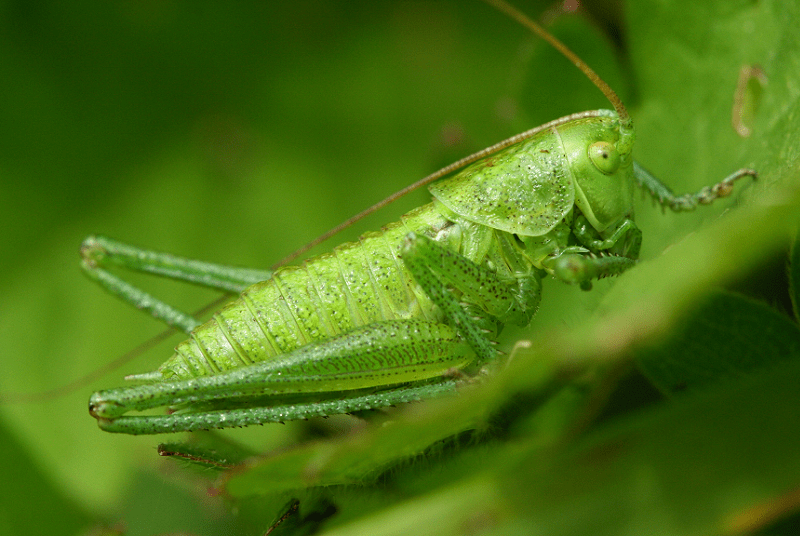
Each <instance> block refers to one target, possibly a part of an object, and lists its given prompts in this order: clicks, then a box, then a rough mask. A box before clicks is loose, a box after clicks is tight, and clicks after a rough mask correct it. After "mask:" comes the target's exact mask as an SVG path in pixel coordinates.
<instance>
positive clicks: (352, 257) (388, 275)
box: [159, 204, 446, 378]
mask: <svg viewBox="0 0 800 536" xmlns="http://www.w3.org/2000/svg"><path fill="white" fill-rule="evenodd" d="M445 223H446V220H444V218H443V217H442V216H441V215H440V214H439V213H438V211H437V210H436V209H435V207H434V206H433V204H430V205H426V206H424V207H422V208H420V209H417V210H415V211H413V212H410V213H409V214H406V215H405V216H403V218H402V219H401V221H400V222H396V223H393V224H390V225H388V226H386V227H385V228H384V229H383V230H382V231H381V232H377V233H368V234H365V235H364V236H362V237H361V238H360V240H359V242H355V243H347V244H342V245H341V246H338V247H336V248H334V250H333V252H331V253H326V254H323V255H320V256H318V257H315V258H313V259H310V260H308V261H306V262H305V263H304V264H303V265H302V266H291V267H287V268H283V269H280V270H278V271H277V272H275V274H273V276H272V278H270V279H269V280H267V281H264V282H261V283H257V284H255V285H253V286H251V287H250V288H248V289H247V290H245V291H244V292H243V293H242V295H241V296H240V297H239V299H237V300H236V301H234V302H233V303H231V304H229V305H227V306H226V307H224V308H223V309H222V310H220V311H219V312H218V313H216V314H215V315H214V316H213V317H212V318H211V320H209V321H208V322H206V323H205V324H203V325H201V326H199V327H197V328H196V329H195V330H194V331H193V332H192V334H191V336H190V338H189V339H187V340H186V341H184V342H182V343H180V344H179V345H178V346H177V348H176V349H175V354H174V355H173V357H171V358H170V359H169V360H167V361H166V362H165V363H164V364H163V365H162V366H161V368H160V369H159V370H160V371H161V373H162V374H163V375H164V377H165V378H170V377H171V378H174V377H176V376H177V377H179V378H190V377H195V376H205V375H211V374H216V373H218V372H220V371H225V370H230V369H232V368H236V367H239V366H244V365H249V364H252V363H255V362H259V361H263V360H266V359H269V358H271V357H273V356H276V355H280V354H282V353H285V352H288V351H291V350H294V349H296V348H298V347H300V346H303V345H305V344H308V343H309V342H312V341H318V340H324V339H327V338H329V337H332V336H335V335H338V334H341V333H344V332H347V331H349V330H351V329H353V328H354V327H358V326H363V325H366V324H370V323H373V322H377V321H381V320H391V319H404V318H420V319H426V320H431V321H440V320H441V319H440V318H438V312H437V310H436V309H435V307H434V306H433V305H432V303H431V302H430V300H429V299H428V298H427V296H425V295H424V293H423V292H422V291H421V289H419V288H418V287H417V286H416V285H415V284H414V283H413V281H412V280H411V276H410V275H409V274H408V272H407V271H406V270H405V268H404V267H403V263H402V261H401V260H400V258H399V257H398V250H399V247H400V244H401V241H402V239H403V237H405V235H406V234H407V233H409V232H410V231H416V232H426V231H430V230H431V229H437V228H441V227H443V226H444V224H445Z"/></svg>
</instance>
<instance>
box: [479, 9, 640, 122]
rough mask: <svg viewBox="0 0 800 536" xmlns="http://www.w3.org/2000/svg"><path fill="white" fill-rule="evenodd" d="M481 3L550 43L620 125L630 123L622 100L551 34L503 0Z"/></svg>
mask: <svg viewBox="0 0 800 536" xmlns="http://www.w3.org/2000/svg"><path fill="white" fill-rule="evenodd" d="M483 1H484V2H486V3H487V4H489V5H490V6H493V7H494V8H496V9H497V10H498V11H501V12H503V13H505V14H506V15H508V16H509V17H511V18H512V19H514V20H516V21H517V22H519V23H520V24H522V25H523V26H525V27H526V28H528V29H529V30H530V31H532V32H533V33H535V34H536V35H538V36H539V37H541V38H542V39H544V40H545V41H547V42H548V43H550V45H552V46H553V48H555V49H556V50H558V51H559V52H561V54H563V55H564V57H566V58H567V59H568V60H569V61H571V62H572V64H573V65H575V67H577V68H578V69H580V70H581V72H582V73H583V74H585V75H586V77H587V78H588V79H589V80H590V81H591V82H592V83H593V84H594V85H595V86H596V87H597V89H599V90H600V91H602V92H603V95H605V96H606V98H607V99H608V101H609V102H610V103H611V105H612V106H613V107H614V110H616V112H617V115H618V116H619V120H620V123H622V124H623V125H625V124H627V123H629V122H630V120H631V117H630V115H628V110H626V109H625V105H624V104H622V100H621V99H620V98H619V97H618V96H617V94H616V92H614V90H613V89H611V86H609V85H608V84H606V82H605V80H603V79H602V78H600V76H598V74H597V73H596V72H594V70H593V69H592V68H591V67H589V66H588V65H587V64H586V62H584V61H583V60H582V59H580V58H579V57H578V55H577V54H575V53H574V52H573V51H571V50H570V49H568V48H567V46H566V45H565V44H564V43H562V42H561V41H559V40H558V39H556V37H555V36H554V35H553V34H551V33H550V32H548V31H547V30H545V29H544V28H542V27H541V26H539V24H537V23H536V22H534V21H533V20H531V19H530V18H528V16H527V15H525V14H524V13H522V12H521V11H519V10H518V9H517V8H515V7H514V6H512V5H511V4H509V3H508V2H506V1H505V0H483Z"/></svg>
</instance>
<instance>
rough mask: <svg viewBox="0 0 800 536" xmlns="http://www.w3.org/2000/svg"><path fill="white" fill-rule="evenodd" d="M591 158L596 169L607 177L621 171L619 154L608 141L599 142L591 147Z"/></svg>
mask: <svg viewBox="0 0 800 536" xmlns="http://www.w3.org/2000/svg"><path fill="white" fill-rule="evenodd" d="M589 158H590V159H591V161H592V164H594V167H596V168H597V169H599V170H600V171H601V172H603V173H605V174H606V175H611V174H612V173H614V172H615V171H617V170H618V169H619V153H618V152H617V149H616V148H615V147H614V145H612V144H610V143H608V142H607V141H598V142H595V143H593V144H591V145H590V146H589Z"/></svg>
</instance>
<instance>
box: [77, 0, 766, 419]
mask: <svg viewBox="0 0 800 536" xmlns="http://www.w3.org/2000/svg"><path fill="white" fill-rule="evenodd" d="M490 3H492V4H494V5H495V6H496V7H497V8H498V9H500V10H501V11H504V12H506V13H507V14H509V15H510V16H512V17H513V18H515V19H516V20H518V21H519V22H521V23H522V24H524V25H525V26H527V27H528V28H530V29H531V30H532V31H534V32H535V33H537V34H538V35H540V36H541V37H542V38H544V39H546V40H547V41H548V42H550V43H551V44H552V45H553V46H555V47H556V48H557V49H559V50H560V51H561V52H562V53H563V54H564V55H566V56H567V58H569V59H570V60H571V61H572V62H573V63H575V64H576V65H577V66H578V67H579V68H580V69H581V70H582V71H583V72H584V73H586V74H587V76H588V77H589V78H590V79H591V80H592V81H593V82H594V83H595V85H596V86H597V87H598V88H599V89H600V90H601V91H603V93H604V94H605V95H606V97H607V98H608V99H609V101H610V102H611V103H612V105H613V106H614V108H615V110H614V111H610V110H597V111H589V112H583V113H578V114H573V115H570V116H567V117H563V118H561V119H557V120H555V121H552V122H550V123H547V124H545V125H542V126H540V127H537V128H535V129H532V130H531V131H528V132H526V133H523V134H521V135H519V136H515V137H514V138H511V139H509V140H506V141H504V142H501V143H499V144H497V145H496V146H494V147H491V148H489V149H487V150H485V151H482V152H481V153H479V154H477V155H474V156H473V157H471V158H469V160H470V161H472V163H471V164H470V165H469V166H468V167H466V168H464V169H463V170H461V171H460V172H459V173H457V174H455V175H452V176H449V177H447V178H444V179H442V180H440V181H438V182H436V183H433V184H431V185H430V186H429V190H430V193H431V195H432V196H433V201H432V202H431V203H430V204H427V205H425V206H423V207H420V208H418V209H416V210H412V211H411V212H409V213H407V214H405V215H404V216H403V217H402V218H401V219H400V221H398V222H395V223H391V224H388V225H386V226H385V227H384V228H383V229H382V230H381V231H379V232H374V233H368V234H365V235H363V236H362V237H361V238H360V239H359V241H358V242H357V243H347V244H342V245H340V246H338V247H336V248H334V249H333V251H332V252H331V253H327V254H323V255H320V256H318V257H315V258H312V259H310V260H307V261H306V262H305V263H303V265H301V266H290V267H284V268H281V269H279V270H277V271H275V272H274V273H272V272H269V271H263V270H247V269H241V268H233V267H226V266H220V265H215V264H209V263H205V262H200V261H195V260H188V259H184V258H179V257H175V256H172V255H169V254H164V253H158V252H153V251H147V250H141V249H138V248H134V247H132V246H128V245H125V244H121V243H119V242H116V241H113V240H110V239H107V238H102V237H90V238H88V239H87V240H86V241H85V242H84V244H83V247H82V255H83V267H84V270H85V272H86V274H87V275H88V276H89V277H90V278H92V279H94V280H95V281H97V282H98V283H99V284H100V285H102V286H103V287H104V288H106V289H107V290H109V291H110V292H112V293H113V294H115V295H117V296H119V297H120V298H122V299H123V300H125V301H127V302H129V303H131V304H133V305H135V306H136V307H138V308H140V309H143V310H145V311H148V312H149V313H150V314H152V315H153V316H154V317H155V318H157V319H159V320H162V321H164V322H166V323H167V324H169V325H171V326H173V327H176V328H178V329H180V330H182V331H184V332H186V333H187V334H188V335H189V338H188V339H187V340H186V341H184V342H182V343H180V344H179V345H178V347H177V348H176V351H175V354H174V355H173V356H172V357H171V358H170V359H168V360H167V361H166V362H165V363H164V364H163V365H162V366H161V367H160V368H159V369H158V370H157V371H154V372H151V373H148V374H142V375H137V376H134V377H133V379H135V380H138V382H137V383H136V384H134V385H131V386H127V387H121V388H117V389H108V390H104V391H99V392H97V393H94V394H93V395H92V396H91V399H90V402H89V411H90V413H91V414H92V416H94V417H95V418H97V420H98V423H99V425H100V427H101V428H102V429H104V430H106V431H109V432H122V433H130V434H152V433H162V432H177V431H184V430H197V429H207V428H224V427H232V426H245V425H249V424H256V423H267V422H282V421H287V420H294V419H303V418H308V417H312V416H325V415H332V414H338V413H349V412H356V411H361V410H367V409H373V408H380V407H384V406H388V405H394V404H399V403H404V402H408V401H412V400H420V399H426V398H432V397H437V396H442V395H445V394H448V393H452V392H454V391H455V389H456V387H457V385H458V384H459V382H463V381H465V378H469V377H472V376H474V375H475V374H476V373H477V372H479V371H481V370H483V369H491V368H492V366H493V365H495V364H496V363H497V362H498V361H499V360H498V352H497V350H496V348H495V341H496V338H497V335H498V334H499V332H500V331H501V329H502V328H503V326H504V324H506V323H513V324H517V325H520V326H525V325H527V324H529V323H530V322H531V319H532V318H533V316H534V314H535V313H536V310H537V307H538V305H539V302H540V300H541V290H542V279H543V278H545V277H547V276H548V275H550V276H553V277H555V278H556V279H559V280H561V281H563V282H565V283H570V284H578V285H580V286H581V288H583V289H586V290H588V289H590V288H591V284H592V281H593V280H594V279H598V278H602V277H606V276H611V275H617V274H620V273H622V272H624V271H625V270H627V269H629V268H631V267H632V266H633V265H634V264H635V263H636V259H637V258H638V255H639V248H640V244H641V240H642V233H641V231H640V230H639V229H638V228H637V227H636V224H635V223H634V221H633V216H632V214H633V195H634V194H633V192H634V189H635V186H636V185H637V184H638V185H639V186H640V187H642V188H644V189H645V191H647V192H648V193H650V194H651V195H652V196H653V197H654V198H655V199H656V200H657V201H658V202H659V203H660V204H661V205H662V206H665V207H669V208H671V209H672V210H675V211H687V210H693V209H694V208H695V207H696V206H697V205H698V204H707V203H710V202H712V201H713V200H715V199H717V198H718V197H723V196H726V195H729V194H730V192H731V191H732V187H733V186H732V185H733V183H734V181H736V180H737V179H739V178H742V177H745V176H752V177H755V172H754V171H752V170H747V169H743V170H739V171H737V172H736V173H733V174H732V175H730V176H728V177H726V178H725V179H723V180H722V181H720V182H719V183H717V184H716V185H714V186H713V187H710V188H708V187H707V188H703V189H702V190H700V191H699V192H698V193H695V194H686V195H682V196H676V195H674V194H673V193H672V192H671V191H670V189H669V188H668V187H667V186H665V185H664V184H663V183H661V182H660V181H659V180H658V179H656V178H655V177H654V176H653V175H651V174H650V173H648V172H647V171H646V170H645V169H644V168H642V167H641V166H640V165H638V164H637V163H636V162H634V160H633V158H632V154H631V151H632V148H633V139H634V132H633V126H632V121H631V119H630V117H629V115H628V113H627V111H626V110H625V108H624V106H623V105H622V103H621V101H620V100H619V98H618V97H617V96H616V94H615V93H614V92H613V91H612V90H611V89H610V88H609V87H608V86H607V85H606V84H605V83H604V82H603V81H602V80H600V79H599V77H597V75H596V74H595V73H594V72H593V71H591V69H589V67H588V66H586V65H585V64H584V63H583V62H582V61H581V60H580V59H578V58H577V57H576V56H575V55H574V54H573V53H572V52H570V51H569V50H568V49H566V47H564V45H563V44H561V43H560V42H559V41H557V40H556V39H555V38H554V37H552V36H550V35H549V34H548V33H547V32H545V31H544V30H543V29H541V28H540V27H539V26H538V25H536V24H535V23H534V22H532V21H530V20H529V19H527V18H526V17H525V16H524V15H522V14H521V13H519V12H518V11H516V10H515V9H514V8H512V7H510V6H509V5H507V4H505V3H504V2H502V1H500V0H497V1H492V2H490ZM478 157H482V159H478ZM448 169H449V168H448ZM109 266H117V267H124V268H127V269H132V270H136V271H142V272H146V273H153V274H159V275H164V276H168V277H171V278H174V279H178V280H184V281H188V282H192V283H196V284H201V285H204V286H207V287H211V288H216V289H221V290H224V291H228V292H237V293H241V296H240V297H239V298H238V299H237V300H236V301H234V302H233V303H231V304H229V305H227V306H225V307H224V308H223V309H221V310H220V311H219V312H217V313H216V314H214V315H213V317H212V318H211V319H210V320H209V321H207V322H205V323H202V324H201V323H200V322H199V321H198V320H196V319H195V318H193V317H191V316H189V315H186V314H184V313H182V312H180V311H178V310H177V309H175V308H174V307H172V306H170V305H168V304H166V303H164V302H162V301H160V300H158V299H156V298H154V297H152V296H150V295H149V294H147V293H145V292H143V291H142V290H140V289H139V288H137V287H134V286H132V285H130V284H129V283H127V282H126V281H124V280H122V279H120V278H119V277H117V276H115V275H112V274H111V273H110V272H109V271H108V270H107V268H108V267H109ZM163 407H167V408H170V412H169V414H166V415H164V414H153V413H152V412H149V413H148V410H153V409H156V408H163Z"/></svg>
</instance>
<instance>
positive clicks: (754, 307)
mask: <svg viewBox="0 0 800 536" xmlns="http://www.w3.org/2000/svg"><path fill="white" fill-rule="evenodd" d="M789 359H800V329H798V326H797V324H795V323H794V322H792V321H791V320H790V319H789V318H787V317H786V316H785V315H783V314H780V313H778V312H777V311H776V310H775V309H772V308H770V307H769V306H767V305H765V304H763V303H759V302H756V301H753V300H749V299H747V298H744V297H742V296H738V295H735V294H729V293H720V292H715V293H713V294H711V295H710V296H708V297H706V298H705V299H704V300H703V301H702V303H701V304H700V305H699V306H698V307H696V308H695V309H694V311H692V313H691V314H689V315H688V316H687V317H686V318H684V319H683V320H682V321H681V322H679V323H678V325H676V326H675V327H674V328H673V330H672V332H671V333H670V335H669V339H668V340H666V341H661V342H660V343H659V344H657V345H655V346H654V347H653V348H652V349H651V350H649V351H647V350H645V351H643V352H641V353H640V354H639V355H638V356H637V363H638V365H639V368H640V369H641V370H642V372H644V374H645V375H646V376H647V377H648V378H649V379H650V381H652V382H653V383H654V384H655V385H656V386H657V387H658V388H659V389H660V390H661V391H663V392H664V393H675V392H679V391H684V390H691V389H696V388H700V387H704V386H706V385H708V384H712V383H716V382H718V381H721V380H729V379H730V378H738V377H741V376H745V375H747V374H750V373H752V372H754V371H756V370H758V369H760V368H764V367H769V366H774V365H776V364H778V363H781V362H783V361H785V360H789Z"/></svg>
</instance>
